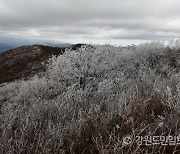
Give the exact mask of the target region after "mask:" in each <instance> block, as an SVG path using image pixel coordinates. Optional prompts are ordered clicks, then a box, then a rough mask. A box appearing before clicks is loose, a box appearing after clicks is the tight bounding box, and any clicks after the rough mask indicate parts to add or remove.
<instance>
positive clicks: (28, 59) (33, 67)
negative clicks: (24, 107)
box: [0, 44, 83, 84]
mask: <svg viewBox="0 0 180 154" xmlns="http://www.w3.org/2000/svg"><path fill="white" fill-rule="evenodd" d="M82 45H83V44H75V45H71V46H70V47H61V48H60V47H52V46H47V45H28V46H21V47H18V48H15V49H11V50H9V51H5V52H1V53H0V84H1V83H4V82H10V81H14V80H17V79H21V78H24V79H27V78H30V77H32V76H34V75H35V74H38V73H40V72H43V71H44V70H45V66H44V65H43V64H42V63H45V62H47V60H48V59H49V58H51V57H52V56H53V55H54V56H58V55H61V54H63V53H64V52H65V50H66V49H68V48H73V49H77V48H79V47H81V46H82Z"/></svg>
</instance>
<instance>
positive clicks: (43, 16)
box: [0, 0, 180, 41]
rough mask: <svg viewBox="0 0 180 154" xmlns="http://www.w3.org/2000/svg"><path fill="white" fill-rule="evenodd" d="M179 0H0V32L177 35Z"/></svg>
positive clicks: (71, 36)
mask: <svg viewBox="0 0 180 154" xmlns="http://www.w3.org/2000/svg"><path fill="white" fill-rule="evenodd" d="M179 7H180V2H179V1H178V0H166V1H163V0H158V1H157V0H151V1H144V0H126V1H123V0H106V1H104V0H91V1H89V0H46V1H44V0H31V1H29V0H13V1H7V0H1V1H0V21H1V22H0V35H1V36H11V35H13V36H17V37H18V36H24V37H34V38H49V39H51V38H53V39H59V40H62V41H63V40H73V39H76V40H77V41H82V40H92V41H93V40H118V39H129V40H131V39H141V40H162V39H163V40H166V39H172V38H175V37H179V35H180V10H179Z"/></svg>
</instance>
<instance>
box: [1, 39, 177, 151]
mask: <svg viewBox="0 0 180 154" xmlns="http://www.w3.org/2000/svg"><path fill="white" fill-rule="evenodd" d="M173 50H174V51H175V52H177V50H178V49H177V48H174V49H173ZM165 51H166V47H165V46H164V44H162V43H159V42H152V43H146V44H141V45H139V46H135V47H133V48H123V47H112V46H108V45H104V46H96V48H91V47H88V46H83V47H82V48H80V49H78V50H76V51H73V50H67V51H66V52H65V53H64V54H63V55H60V56H58V57H53V58H51V59H49V64H48V65H47V70H46V72H44V73H43V75H41V77H38V76H35V77H33V78H31V79H30V80H27V81H24V80H20V81H14V82H12V83H4V84H3V85H1V86H0V106H1V111H0V112H1V113H0V129H1V130H3V132H6V131H10V132H12V131H13V130H14V129H17V128H21V129H22V130H26V129H28V128H33V129H34V131H36V133H37V134H38V135H39V136H37V139H39V140H40V139H42V137H40V135H44V136H46V137H45V138H49V139H52V138H53V139H58V140H59V142H63V137H64V135H65V134H66V133H67V132H68V134H71V135H73V134H74V135H77V136H80V135H81V132H83V129H84V127H85V123H86V121H87V120H88V119H94V121H99V123H102V122H103V123H108V122H109V121H110V120H111V119H112V118H113V116H114V115H115V114H119V115H120V116H122V117H123V118H124V120H126V121H127V123H129V122H130V121H131V122H132V121H133V117H132V116H131V111H132V110H131V105H133V104H130V103H132V102H136V101H137V102H148V101H149V100H151V98H152V97H154V95H156V94H160V95H162V97H161V98H160V99H161V100H162V102H163V104H164V105H167V106H168V107H170V108H171V109H172V110H173V111H176V112H177V113H178V112H179V111H180V78H179V76H180V73H179V72H178V71H177V68H173V67H171V66H170V65H169V63H168V62H167V60H168V59H167V58H168V57H167V58H162V57H163V55H165ZM172 54H175V53H173V51H172V52H171V55H172ZM176 58H177V65H178V66H179V64H180V61H178V57H176ZM175 70H176V71H175ZM163 74H165V75H166V76H165V77H164V76H163ZM141 89H143V91H144V93H145V94H146V97H149V98H146V97H142V98H139V97H140V96H139V94H141V92H140V91H141ZM138 99H139V100H138ZM143 99H145V100H143ZM104 106H105V108H103V107H104ZM118 127H120V126H119V124H118ZM17 140H18V139H17ZM17 142H18V143H20V142H23V141H21V139H19V140H18V141H17ZM44 144H46V143H44ZM44 147H45V146H44ZM1 148H3V147H2V146H1V145H0V149H1ZM44 150H46V149H44Z"/></svg>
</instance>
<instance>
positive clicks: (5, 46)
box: [0, 43, 17, 52]
mask: <svg viewBox="0 0 180 154" xmlns="http://www.w3.org/2000/svg"><path fill="white" fill-rule="evenodd" d="M16 47H17V45H15V44H5V43H0V52H1V51H5V50H10V49H13V48H16Z"/></svg>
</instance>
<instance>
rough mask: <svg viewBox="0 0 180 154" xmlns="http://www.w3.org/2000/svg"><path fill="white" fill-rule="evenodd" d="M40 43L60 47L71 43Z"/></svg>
mask: <svg viewBox="0 0 180 154" xmlns="http://www.w3.org/2000/svg"><path fill="white" fill-rule="evenodd" d="M40 44H41V45H46V46H52V47H60V48H66V47H69V46H71V45H72V44H70V43H50V42H45V43H40Z"/></svg>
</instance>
